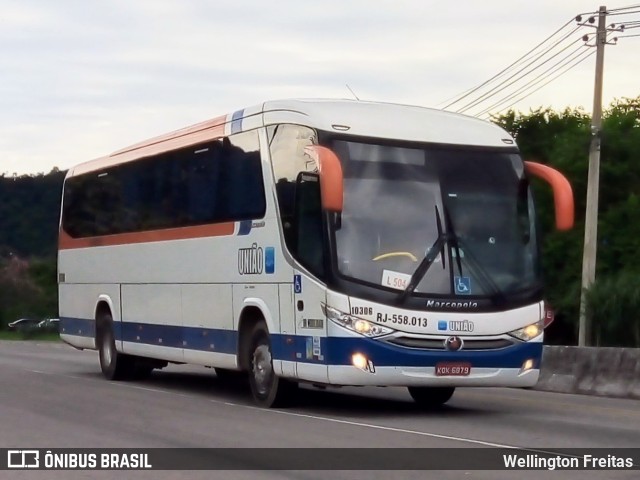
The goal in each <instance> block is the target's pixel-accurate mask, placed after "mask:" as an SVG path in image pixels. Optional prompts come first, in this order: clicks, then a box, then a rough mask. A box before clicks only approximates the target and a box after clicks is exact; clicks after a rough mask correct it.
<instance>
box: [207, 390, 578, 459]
mask: <svg viewBox="0 0 640 480" xmlns="http://www.w3.org/2000/svg"><path fill="white" fill-rule="evenodd" d="M211 401H212V402H213V403H220V404H223V405H229V406H232V407H242V408H248V409H249V410H258V411H260V412H265V413H277V414H279V415H288V416H291V417H302V418H309V419H312V420H320V421H325V422H333V423H340V424H344V425H351V426H356V427H363V428H372V429H376V430H385V431H388V432H394V433H404V434H409V435H418V436H422V437H431V438H438V439H441V440H452V441H456V442H463V443H471V444H474V445H482V446H485V447H494V448H505V449H510V450H521V451H526V452H534V453H544V454H549V455H557V456H561V457H575V458H581V457H580V456H579V455H571V454H567V453H558V452H553V451H550V450H540V449H535V448H527V447H518V446H516V445H505V444H502V443H493V442H485V441H484V440H475V439H473V438H465V437H454V436H451V435H441V434H439V433H431V432H422V431H419V430H407V429H404V428H396V427H387V426H385V425H375V424H372V423H362V422H352V421H350V420H340V419H339V418H332V417H321V416H318V415H309V414H306V413H293V412H286V411H284V410H272V409H266V408H260V407H254V406H251V405H242V404H236V403H229V402H221V401H219V400H211Z"/></svg>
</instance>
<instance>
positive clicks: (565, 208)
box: [524, 161, 575, 230]
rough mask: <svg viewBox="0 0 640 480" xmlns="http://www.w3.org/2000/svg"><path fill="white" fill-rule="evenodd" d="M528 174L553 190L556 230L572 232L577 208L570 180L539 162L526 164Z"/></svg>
mask: <svg viewBox="0 0 640 480" xmlns="http://www.w3.org/2000/svg"><path fill="white" fill-rule="evenodd" d="M524 165H525V169H526V170H527V173H529V174H531V175H533V176H535V177H538V178H541V179H542V180H544V181H545V182H547V183H548V184H549V185H551V188H552V189H553V203H554V205H555V210H556V228H557V229H558V230H570V229H571V228H572V227H573V222H574V216H575V207H574V203H573V190H572V188H571V184H570V183H569V180H567V179H566V177H565V176H564V175H562V174H561V173H560V172H559V171H558V170H556V169H554V168H551V167H549V166H548V165H543V164H541V163H537V162H530V161H525V162H524Z"/></svg>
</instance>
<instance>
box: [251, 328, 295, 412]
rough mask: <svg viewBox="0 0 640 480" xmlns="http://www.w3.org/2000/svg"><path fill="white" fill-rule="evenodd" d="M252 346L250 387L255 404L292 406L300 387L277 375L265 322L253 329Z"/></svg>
mask: <svg viewBox="0 0 640 480" xmlns="http://www.w3.org/2000/svg"><path fill="white" fill-rule="evenodd" d="M250 345H251V347H250V348H249V361H248V365H249V386H250V387H251V394H252V396H253V398H254V400H255V402H256V403H257V404H258V405H260V406H262V407H266V408H275V407H282V406H286V405H290V404H291V403H292V402H293V399H294V397H295V393H296V390H297V387H298V385H297V383H294V382H291V381H289V380H286V379H284V378H280V377H278V375H276V373H275V371H274V369H273V358H272V350H271V342H270V341H269V331H268V330H267V327H266V325H265V324H264V323H263V322H260V323H258V324H256V326H255V327H254V328H253V331H252V332H251V344H250Z"/></svg>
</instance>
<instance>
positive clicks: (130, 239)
mask: <svg viewBox="0 0 640 480" xmlns="http://www.w3.org/2000/svg"><path fill="white" fill-rule="evenodd" d="M234 230H235V224H234V222H227V223H216V224H210V225H197V226H193V227H180V228H167V229H164V230H150V231H147V232H131V233H117V234H114V235H101V236H98V237H86V238H73V237H71V236H70V235H69V234H68V233H67V232H65V231H64V230H62V229H61V230H60V235H59V237H58V247H59V249H60V250H69V249H73V248H87V247H106V246H111V245H129V244H134V243H150V242H166V241H169V240H186V239H189V238H204V237H220V236H224V235H233V232H234Z"/></svg>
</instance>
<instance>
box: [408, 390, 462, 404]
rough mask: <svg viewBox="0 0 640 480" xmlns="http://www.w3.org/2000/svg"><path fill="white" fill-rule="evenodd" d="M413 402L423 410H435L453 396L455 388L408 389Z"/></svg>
mask: <svg viewBox="0 0 640 480" xmlns="http://www.w3.org/2000/svg"><path fill="white" fill-rule="evenodd" d="M408 389H409V394H410V395H411V397H412V398H413V400H414V401H415V402H416V403H417V404H418V405H420V406H421V407H425V408H436V407H440V406H442V405H444V404H445V403H447V402H448V401H449V400H450V399H451V397H452V396H453V392H454V391H455V390H456V389H455V387H409V388H408Z"/></svg>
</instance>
